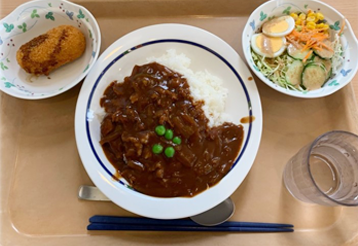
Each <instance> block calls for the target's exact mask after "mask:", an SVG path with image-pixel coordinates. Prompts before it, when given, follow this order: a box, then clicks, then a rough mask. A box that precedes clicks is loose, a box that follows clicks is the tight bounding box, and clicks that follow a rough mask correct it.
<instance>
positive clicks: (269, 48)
mask: <svg viewBox="0 0 358 246" xmlns="http://www.w3.org/2000/svg"><path fill="white" fill-rule="evenodd" d="M256 46H257V47H258V48H259V49H260V50H261V51H262V52H264V53H266V54H269V55H272V54H273V53H275V52H277V51H279V50H280V49H281V47H282V46H283V41H282V38H271V37H267V36H265V35H258V36H257V38H256Z"/></svg>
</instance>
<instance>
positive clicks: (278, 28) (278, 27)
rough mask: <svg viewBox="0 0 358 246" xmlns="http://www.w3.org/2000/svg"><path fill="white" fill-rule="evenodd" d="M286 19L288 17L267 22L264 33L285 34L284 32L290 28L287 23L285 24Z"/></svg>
mask: <svg viewBox="0 0 358 246" xmlns="http://www.w3.org/2000/svg"><path fill="white" fill-rule="evenodd" d="M287 18H290V17H286V16H285V17H278V18H274V19H272V20H270V21H268V22H267V23H266V24H265V25H264V27H263V29H265V32H266V33H272V34H273V33H281V32H285V31H286V30H288V29H289V28H290V26H289V23H288V22H287Z"/></svg>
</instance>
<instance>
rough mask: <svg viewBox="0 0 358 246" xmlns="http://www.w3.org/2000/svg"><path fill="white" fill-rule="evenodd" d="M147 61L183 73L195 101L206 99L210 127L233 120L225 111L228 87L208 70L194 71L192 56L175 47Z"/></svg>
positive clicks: (205, 111)
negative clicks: (179, 52)
mask: <svg viewBox="0 0 358 246" xmlns="http://www.w3.org/2000/svg"><path fill="white" fill-rule="evenodd" d="M147 61H148V62H157V63H160V64H162V65H164V66H166V67H168V68H170V69H172V70H174V71H175V72H178V73H180V74H182V75H183V78H185V79H186V80H187V81H188V84H189V88H190V92H191V96H192V97H193V98H194V101H204V105H203V110H204V113H205V115H206V117H207V118H208V119H209V127H213V126H218V125H220V124H222V123H224V122H228V121H229V122H231V119H230V117H229V115H228V114H226V113H225V112H224V111H225V104H226V98H227V93H228V89H226V88H224V87H223V86H222V84H223V82H222V80H221V79H220V78H218V77H216V76H214V75H212V74H210V73H209V72H208V71H207V70H205V71H197V72H193V71H192V70H191V69H190V68H189V67H190V64H191V60H190V58H189V57H187V56H185V55H184V54H183V53H181V54H177V52H176V50H174V49H170V50H167V51H166V53H165V54H164V55H162V56H160V57H149V58H147Z"/></svg>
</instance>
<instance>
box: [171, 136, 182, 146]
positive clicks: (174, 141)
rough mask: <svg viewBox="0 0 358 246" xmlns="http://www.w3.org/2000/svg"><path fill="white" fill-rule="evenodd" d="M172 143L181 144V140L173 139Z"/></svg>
mask: <svg viewBox="0 0 358 246" xmlns="http://www.w3.org/2000/svg"><path fill="white" fill-rule="evenodd" d="M173 143H175V144H178V145H179V144H181V139H180V137H174V138H173Z"/></svg>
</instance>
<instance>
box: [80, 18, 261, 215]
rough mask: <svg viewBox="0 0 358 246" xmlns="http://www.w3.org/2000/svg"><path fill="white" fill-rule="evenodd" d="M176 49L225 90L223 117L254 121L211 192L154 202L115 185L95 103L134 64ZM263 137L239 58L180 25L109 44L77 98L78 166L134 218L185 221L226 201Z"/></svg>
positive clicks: (144, 30) (140, 31)
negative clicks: (218, 82) (225, 115)
mask: <svg viewBox="0 0 358 246" xmlns="http://www.w3.org/2000/svg"><path fill="white" fill-rule="evenodd" d="M168 49H175V50H176V51H177V52H178V53H184V54H185V55H186V56H187V57H189V58H190V59H191V62H192V63H191V66H190V68H191V69H192V70H193V71H203V70H204V69H207V70H208V71H209V72H210V73H211V74H214V75H216V76H218V77H220V78H221V79H222V80H223V81H224V84H223V86H225V87H227V88H228V89H229V93H228V98H227V105H226V111H225V112H226V113H228V114H229V115H231V116H232V119H233V120H234V123H237V124H239V123H240V119H241V118H242V117H247V116H249V115H253V116H254V117H255V120H254V121H253V122H252V123H250V124H244V125H243V126H244V132H245V135H244V140H243V145H242V148H241V150H240V152H239V154H238V157H237V159H236V162H235V163H236V164H234V166H233V168H232V169H231V170H230V172H229V173H228V174H227V175H226V176H225V177H224V178H223V179H222V180H221V181H220V182H219V183H218V184H216V185H215V186H213V187H212V188H210V189H208V190H206V191H204V192H202V193H200V194H198V195H196V196H194V197H191V198H188V197H176V198H159V197H153V196H148V195H145V194H142V193H139V192H137V191H135V190H133V189H131V187H129V185H128V184H127V183H126V182H125V180H123V179H122V180H120V182H118V181H115V180H114V179H113V178H112V177H113V174H114V173H115V169H114V167H113V166H112V164H110V163H109V161H108V160H107V158H106V157H105V154H104V152H103V150H102V147H101V146H100V144H99V141H100V124H101V120H102V118H103V110H102V109H101V108H100V105H99V100H100V98H101V97H102V95H103V92H104V90H105V89H106V87H107V86H108V85H109V84H110V83H111V82H112V81H113V80H118V81H123V80H122V79H123V78H124V77H125V76H129V75H130V74H131V71H132V69H133V67H134V66H135V65H141V64H145V63H147V61H146V58H148V57H152V56H160V55H163V54H164V53H165V52H166V51H167V50H168ZM261 132H262V112H261V104H260V98H259V94H258V91H257V88H256V85H255V82H254V81H253V79H252V77H251V74H250V72H249V70H248V69H247V67H246V65H245V64H244V62H243V61H242V60H241V58H240V57H239V55H238V54H237V53H236V52H235V51H234V50H233V49H232V48H231V47H230V46H229V45H228V44H227V43H225V42H224V41H223V40H221V39H220V38H218V37H217V36H215V35H213V34H211V33H209V32H207V31H204V30H202V29H199V28H196V27H192V26H187V25H180V24H161V25H154V26H148V27H145V28H141V29H138V30H136V31H134V32H132V33H129V34H127V35H125V36H123V37H122V38H120V39H119V40H117V41H116V42H115V43H113V44H112V45H111V46H110V47H109V48H108V49H107V50H106V51H105V52H104V53H103V54H102V55H101V56H100V58H99V59H98V61H97V62H96V65H95V66H94V67H93V69H92V70H91V71H90V73H89V75H88V76H87V77H86V79H85V82H84V83H83V85H82V88H81V92H80V95H79V97H78V101H77V106H76V116H75V133H76V141H77V146H78V150H79V153H80V157H81V160H82V162H83V165H84V167H85V169H86V171H87V173H88V174H89V176H90V178H91V179H92V181H93V182H94V183H95V185H96V186H97V187H99V189H100V190H101V191H102V192H103V193H104V194H105V195H106V196H107V197H108V198H110V199H111V200H112V201H113V202H114V203H116V204H117V205H119V206H121V207H122V208H124V209H126V210H129V211H131V212H133V213H136V214H139V215H142V216H146V217H151V218H157V219H176V218H184V217H189V216H192V215H196V214H199V213H201V212H204V211H206V210H208V209H210V208H212V207H214V206H216V205H217V204H219V203H220V202H222V201H223V200H225V199H226V198H227V197H229V196H230V195H231V194H232V193H233V192H234V191H235V190H236V189H237V187H238V186H239V185H240V184H241V182H242V181H243V180H244V178H245V176H246V175H247V173H248V172H249V170H250V168H251V166H252V164H253V161H254V159H255V156H256V153H257V150H258V147H259V143H260V139H261Z"/></svg>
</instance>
